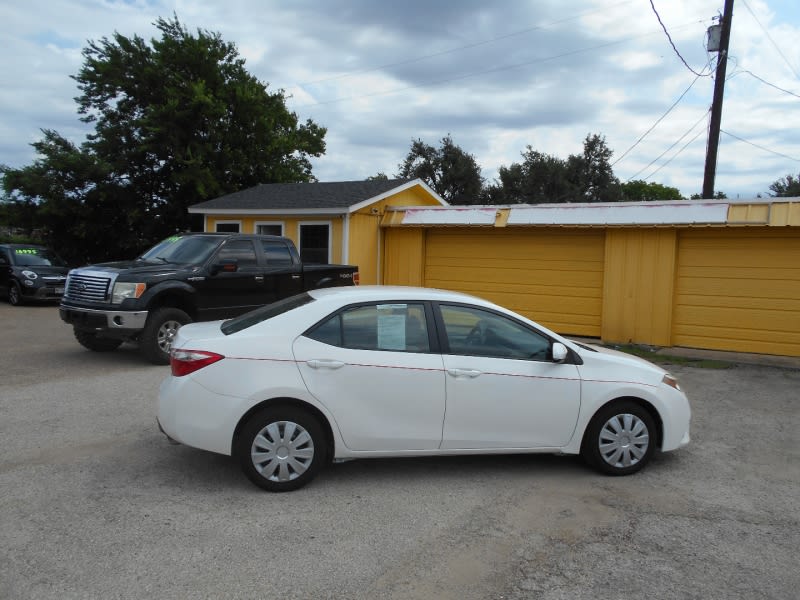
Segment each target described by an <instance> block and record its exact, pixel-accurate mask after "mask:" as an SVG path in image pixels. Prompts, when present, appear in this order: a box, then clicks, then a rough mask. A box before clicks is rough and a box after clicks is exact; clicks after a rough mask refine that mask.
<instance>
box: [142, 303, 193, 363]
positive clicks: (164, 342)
mask: <svg viewBox="0 0 800 600" xmlns="http://www.w3.org/2000/svg"><path fill="white" fill-rule="evenodd" d="M191 322H192V319H191V318H190V317H189V315H187V314H186V313H185V312H183V311H182V310H181V309H179V308H169V307H165V308H157V309H156V310H154V311H153V312H151V313H150V315H149V316H148V317H147V323H145V326H144V329H143V330H142V333H141V335H140V336H139V351H140V352H141V353H142V356H144V357H145V358H146V359H147V360H148V361H150V362H151V363H153V364H154V365H168V364H169V349H170V347H171V346H172V338H174V337H175V333H177V331H178V329H180V328H181V326H182V325H186V324H187V323H191Z"/></svg>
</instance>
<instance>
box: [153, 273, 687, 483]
mask: <svg viewBox="0 0 800 600" xmlns="http://www.w3.org/2000/svg"><path fill="white" fill-rule="evenodd" d="M171 367H172V374H171V375H170V376H169V377H167V379H166V380H165V381H164V382H163V383H162V385H161V389H160V393H159V406H158V421H159V424H160V427H161V429H162V430H163V431H164V433H165V434H166V435H167V436H168V437H169V438H171V439H172V440H174V441H177V442H180V443H183V444H186V445H189V446H193V447H195V448H201V449H203V450H210V451H212V452H218V453H220V454H226V455H230V456H234V457H235V458H236V459H237V460H238V461H239V463H240V464H241V467H242V469H243V470H244V473H245V474H246V475H247V477H248V478H249V479H250V480H251V481H252V482H253V483H255V484H256V485H258V486H260V487H262V488H264V489H267V490H270V491H276V492H278V491H287V490H293V489H297V488H299V487H301V486H303V485H305V484H306V483H308V482H309V481H310V480H311V479H312V478H313V477H314V476H315V475H316V474H317V473H318V471H319V469H320V468H321V467H323V466H324V465H325V464H327V463H328V462H330V461H332V460H347V459H354V458H368V457H384V456H431V455H454V454H508V453H535V452H547V453H559V454H580V455H582V456H583V457H584V458H585V459H586V461H587V462H588V463H589V464H591V465H592V466H594V467H595V468H597V469H599V470H600V471H602V472H604V473H608V474H612V475H627V474H630V473H634V472H636V471H638V470H639V469H641V468H642V467H643V466H644V465H645V464H646V463H647V462H648V461H649V460H650V458H651V457H652V456H653V453H654V452H655V451H656V450H657V449H658V450H662V451H667V450H675V449H676V448H680V447H681V446H685V445H686V444H688V443H689V420H690V409H689V402H688V400H687V398H686V395H685V394H684V393H683V392H682V391H681V388H680V386H679V385H678V382H677V381H676V380H675V378H674V377H672V376H671V375H670V374H669V373H667V372H666V371H664V370H663V369H661V368H659V367H657V366H655V365H653V364H651V363H649V362H646V361H644V360H641V359H639V358H635V357H632V356H629V355H625V354H622V353H619V352H614V351H611V350H608V349H605V348H600V347H595V346H587V345H583V344H576V343H575V342H572V341H570V340H568V339H565V338H563V337H561V336H559V335H558V334H556V333H553V332H552V331H549V330H548V329H546V328H544V327H542V326H541V325H538V324H537V323H534V322H533V321H530V320H528V319H526V318H524V317H522V316H520V315H518V314H515V313H514V312H512V311H509V310H507V309H504V308H502V307H500V306H497V305H495V304H492V303H491V302H487V301H485V300H481V299H479V298H475V297H472V296H467V295H464V294H459V293H454V292H447V291H442V290H433V289H424V288H405V287H381V286H377V287H367V286H362V287H343V288H334V289H325V290H315V291H311V292H308V293H304V294H301V295H299V296H293V297H291V298H288V299H286V300H281V301H279V302H276V303H274V304H270V305H267V306H264V307H262V308H259V309H257V310H255V311H252V312H250V313H247V314H246V315H243V316H240V317H236V318H235V319H230V320H228V321H216V322H210V323H193V324H190V325H186V326H184V327H182V328H181V329H180V330H179V331H178V333H177V336H176V338H175V340H174V341H173V344H172V351H171Z"/></svg>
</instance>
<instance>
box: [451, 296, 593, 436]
mask: <svg viewBox="0 0 800 600" xmlns="http://www.w3.org/2000/svg"><path fill="white" fill-rule="evenodd" d="M441 315H442V321H443V323H444V327H445V331H446V333H447V338H448V343H449V351H447V352H446V353H445V354H444V356H443V361H444V368H445V380H446V389H447V413H446V418H445V424H444V431H443V439H442V446H441V448H442V449H458V448H462V449H470V448H549V447H554V448H555V447H560V446H563V445H564V444H566V443H567V442H568V441H569V440H570V438H571V437H572V433H573V431H574V430H575V424H576V423H577V420H578V411H579V409H580V391H581V382H580V376H579V374H578V369H577V367H576V366H575V365H572V364H558V363H554V362H552V360H551V359H550V358H549V352H550V346H551V342H550V340H549V338H547V337H545V336H544V335H542V334H540V333H538V332H536V331H534V330H533V329H531V328H530V327H528V326H527V325H526V324H524V323H520V322H518V321H516V320H514V319H511V318H508V317H506V316H505V315H500V314H497V313H493V312H491V311H485V310H483V309H477V308H472V307H465V306H459V305H452V306H451V305H442V306H441Z"/></svg>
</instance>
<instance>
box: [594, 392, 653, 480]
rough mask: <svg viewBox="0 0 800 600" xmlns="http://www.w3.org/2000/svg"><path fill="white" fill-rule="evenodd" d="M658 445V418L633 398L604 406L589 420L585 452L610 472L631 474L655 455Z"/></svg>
mask: <svg viewBox="0 0 800 600" xmlns="http://www.w3.org/2000/svg"><path fill="white" fill-rule="evenodd" d="M655 445H656V429H655V421H654V420H653V417H652V416H651V415H650V413H649V412H648V411H647V410H646V409H644V408H642V407H641V406H640V405H638V404H636V403H635V402H631V401H629V400H625V401H619V402H614V403H612V404H610V405H608V406H605V407H604V408H602V409H600V410H599V411H598V412H597V414H596V415H595V416H594V418H593V419H592V420H591V422H590V423H589V427H588V428H587V429H586V433H585V435H584V439H583V446H582V448H581V455H582V456H583V458H584V459H585V460H586V462H588V463H589V464H590V465H592V466H593V467H594V468H596V469H597V470H599V471H601V472H602V473H606V474H608V475H630V474H632V473H635V472H636V471H638V470H639V469H641V468H642V467H644V466H645V465H646V464H647V463H648V462H649V461H650V459H651V458H652V456H653V453H654V452H655Z"/></svg>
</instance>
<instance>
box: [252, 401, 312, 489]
mask: <svg viewBox="0 0 800 600" xmlns="http://www.w3.org/2000/svg"><path fill="white" fill-rule="evenodd" d="M325 454H326V450H325V436H324V434H323V432H322V427H321V426H320V423H319V421H318V420H317V419H316V418H315V417H313V416H311V415H310V414H309V413H307V412H306V411H304V410H301V409H297V408H294V407H288V406H283V407H274V408H267V409H265V410H262V411H261V412H259V413H257V414H256V415H254V416H253V417H252V418H251V419H250V421H248V423H247V425H245V427H244V429H243V430H242V433H241V435H240V436H239V443H238V448H237V455H238V459H239V463H240V465H241V467H242V470H243V471H244V474H245V475H246V476H247V478H248V479H249V480H250V481H252V482H253V483H254V484H256V485H257V486H259V487H261V488H263V489H265V490H268V491H270V492H288V491H291V490H296V489H298V488H301V487H303V486H304V485H306V484H307V483H308V482H310V481H311V480H312V479H313V478H314V477H315V476H316V475H317V472H318V471H319V469H320V467H321V466H322V465H323V464H324V462H325Z"/></svg>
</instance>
